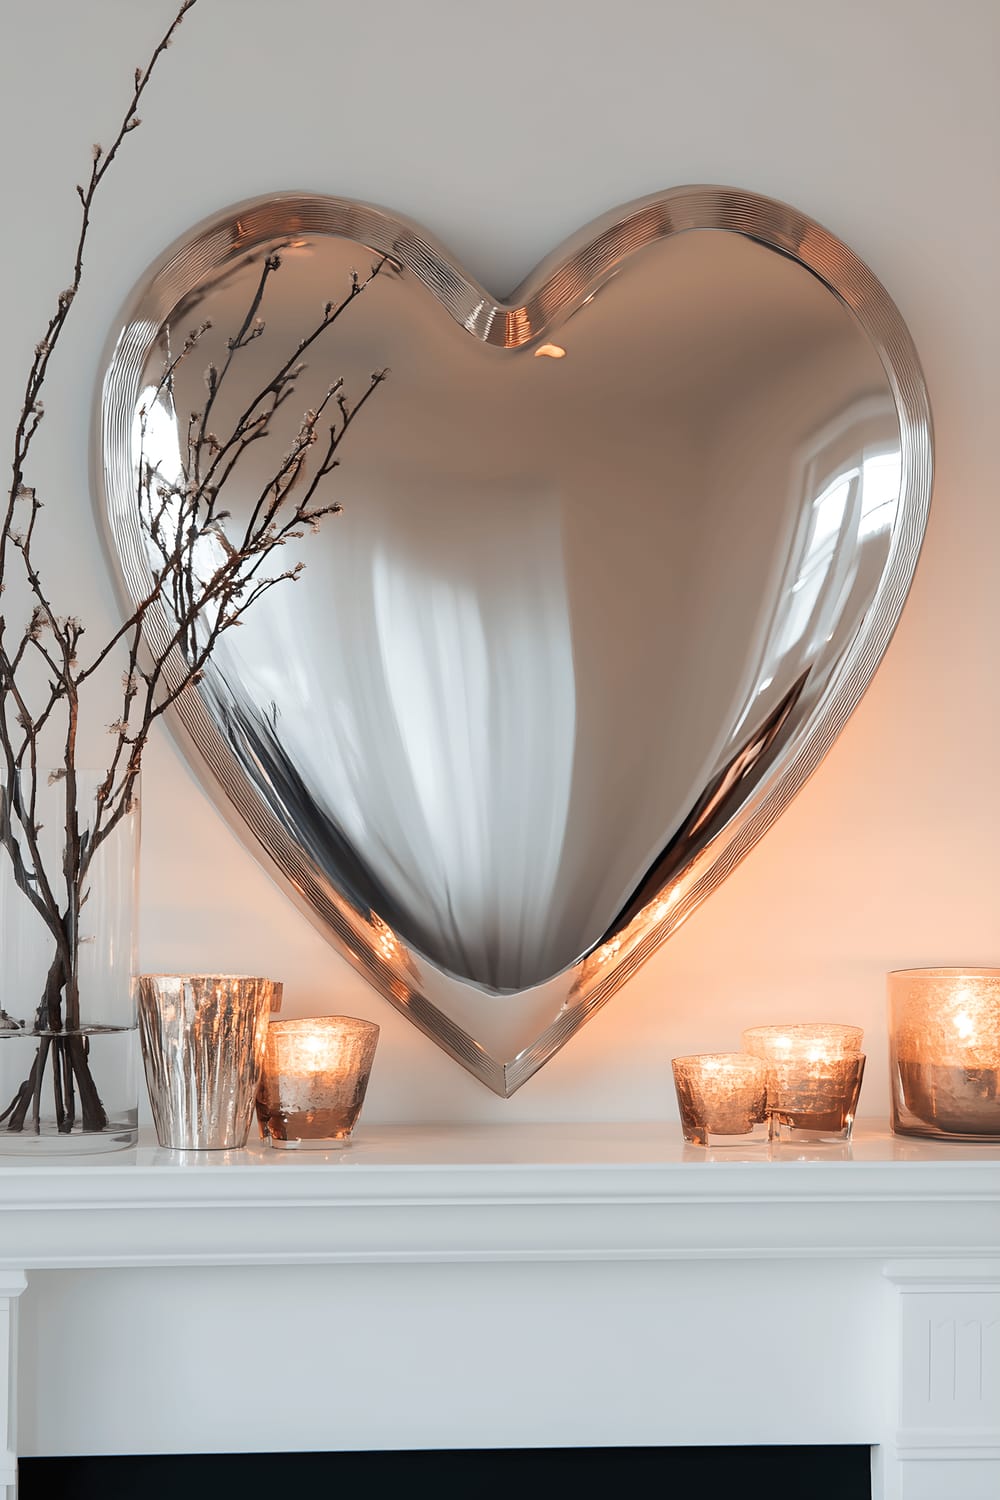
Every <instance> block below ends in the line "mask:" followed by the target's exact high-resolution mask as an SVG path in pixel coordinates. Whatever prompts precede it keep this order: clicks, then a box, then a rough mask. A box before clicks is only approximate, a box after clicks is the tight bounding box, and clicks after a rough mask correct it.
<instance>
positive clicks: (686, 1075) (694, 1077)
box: [672, 1052, 768, 1146]
mask: <svg viewBox="0 0 1000 1500" xmlns="http://www.w3.org/2000/svg"><path fill="white" fill-rule="evenodd" d="M672 1066H673V1070H674V1087H675V1088H676V1090H677V1104H678V1107H679V1109H680V1113H681V1129H682V1130H683V1132H684V1139H685V1140H686V1141H690V1142H691V1144H692V1145H694V1146H719V1145H731V1144H737V1145H746V1144H747V1142H748V1141H749V1140H755V1139H756V1140H761V1139H763V1140H766V1139H767V1137H768V1128H767V1072H766V1069H765V1067H764V1065H763V1063H761V1062H760V1061H759V1059H758V1058H756V1057H750V1056H748V1055H747V1053H745V1052H705V1053H702V1054H701V1055H700V1056H694V1057H675V1058H674V1060H673V1065H672Z"/></svg>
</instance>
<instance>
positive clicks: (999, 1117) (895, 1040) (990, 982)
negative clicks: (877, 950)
mask: <svg viewBox="0 0 1000 1500" xmlns="http://www.w3.org/2000/svg"><path fill="white" fill-rule="evenodd" d="M888 988H889V1031H890V1068H891V1076H892V1128H893V1130H894V1131H896V1132H897V1133H898V1134H900V1135H922V1136H938V1137H939V1136H947V1137H950V1138H952V1139H954V1138H956V1137H958V1138H961V1139H965V1140H996V1139H997V1137H998V1136H1000V969H901V970H898V971H897V972H896V973H894V974H890V975H889V976H888Z"/></svg>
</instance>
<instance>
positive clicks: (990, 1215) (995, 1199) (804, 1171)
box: [0, 1125, 1000, 1284]
mask: <svg viewBox="0 0 1000 1500" xmlns="http://www.w3.org/2000/svg"><path fill="white" fill-rule="evenodd" d="M715 1156H716V1159H711V1157H710V1155H709V1153H706V1152H704V1151H698V1150H696V1149H691V1148H684V1147H683V1146H682V1145H680V1143H678V1142H676V1141H675V1140H672V1139H671V1138H670V1135H669V1134H668V1128H667V1127H665V1126H661V1125H655V1126H654V1125H649V1126H642V1125H639V1126H636V1125H620V1126H616V1125H609V1126H600V1127H594V1126H592V1125H581V1126H549V1125H539V1126H492V1127H479V1128H476V1129H470V1130H461V1129H447V1128H437V1129H434V1128H429V1127H423V1128H422V1129H416V1130H411V1129H407V1128H405V1127H401V1126H383V1127H377V1128H372V1129H371V1130H370V1131H362V1132H359V1135H358V1138H357V1141H356V1143H355V1144H353V1145H352V1146H351V1147H350V1148H349V1149H348V1150H346V1151H342V1152H330V1153H323V1152H320V1153H315V1154H313V1153H305V1152H303V1153H297V1154H295V1155H292V1154H290V1153H285V1152H277V1151H273V1150H270V1149H269V1148H267V1147H264V1146H261V1145H259V1144H255V1145H253V1146H252V1147H250V1148H248V1149H247V1150H245V1151H239V1152H191V1153H180V1152H167V1151H161V1150H159V1149H158V1148H156V1147H155V1145H143V1146H140V1147H139V1148H138V1149H137V1150H133V1151H128V1152H121V1153H118V1154H116V1155H111V1156H97V1157H89V1158H77V1159H76V1160H74V1161H72V1162H61V1163H60V1162H53V1161H51V1159H49V1160H46V1161H35V1162H26V1161H24V1160H23V1159H15V1158H3V1157H2V1156H0V1226H2V1232H0V1267H2V1266H9V1267H12V1268H13V1269H15V1270H23V1269H25V1268H27V1269H35V1268H37V1269H72V1268H82V1267H99V1266H108V1267H127V1266H150V1265H161V1266H185V1265H204V1266H208V1265H308V1264H337V1263H370V1264H373V1265H380V1264H395V1263H401V1262H413V1263H415V1264H420V1263H427V1262H442V1263H452V1262H458V1261H468V1262H490V1261H567V1262H569V1261H587V1260H593V1261H619V1260H621V1261H629V1260H683V1259H697V1260H703V1259H713V1260H732V1261H745V1260H760V1259H766V1260H775V1259H777V1260H788V1259H802V1260H812V1259H829V1258H831V1257H832V1258H835V1259H849V1260H858V1259H862V1260H873V1261H877V1262H879V1263H881V1262H883V1261H888V1262H889V1263H890V1267H895V1266H896V1265H897V1264H898V1263H900V1262H904V1263H905V1264H907V1265H910V1264H912V1265H913V1266H914V1267H916V1266H918V1265H919V1266H921V1267H926V1266H927V1265H928V1264H937V1263H938V1262H939V1261H943V1260H946V1261H947V1262H948V1264H949V1265H953V1264H955V1263H956V1262H957V1261H958V1260H965V1261H970V1260H971V1261H972V1265H973V1272H972V1274H973V1279H975V1277H976V1276H981V1277H982V1278H984V1279H985V1280H991V1279H992V1277H993V1270H992V1267H993V1265H995V1264H996V1251H997V1246H998V1245H1000V1151H996V1152H994V1151H992V1150H991V1149H990V1148H986V1149H985V1150H984V1149H983V1148H971V1149H970V1148H969V1147H965V1148H960V1147H957V1146H956V1147H948V1146H945V1147H943V1148H942V1147H940V1146H936V1145H935V1144H934V1143H930V1144H927V1145H925V1144H924V1143H918V1142H913V1141H908V1142H900V1141H899V1140H896V1139H894V1138H893V1137H891V1136H889V1135H888V1134H886V1133H885V1132H883V1131H877V1130H869V1131H862V1132H860V1133H859V1136H858V1139H857V1140H856V1142H855V1145H854V1148H853V1155H852V1157H851V1158H850V1159H845V1158H844V1156H843V1154H842V1153H841V1152H839V1151H834V1152H833V1153H832V1154H831V1153H830V1152H829V1151H827V1152H825V1153H824V1151H823V1149H822V1148H818V1149H816V1150H814V1151H813V1152H811V1153H804V1152H801V1151H793V1152H791V1153H789V1154H788V1155H782V1154H781V1153H778V1154H777V1155H775V1156H774V1157H773V1158H769V1157H768V1155H767V1154H766V1152H761V1153H759V1154H757V1155H754V1154H752V1153H749V1152H748V1153H746V1154H745V1155H744V1156H740V1155H738V1154H737V1155H733V1154H730V1153H726V1154H725V1156H724V1157H723V1154H722V1153H721V1152H720V1153H716V1154H715ZM719 1158H722V1159H719ZM977 1268H978V1269H977ZM887 1274H889V1275H892V1271H891V1270H889V1271H887ZM929 1274H931V1273H929V1272H927V1271H926V1270H922V1271H921V1272H920V1275H921V1276H922V1277H923V1278H924V1280H926V1277H927V1275H929ZM920 1284H923V1282H921V1283H920ZM949 1284H951V1283H950V1282H949Z"/></svg>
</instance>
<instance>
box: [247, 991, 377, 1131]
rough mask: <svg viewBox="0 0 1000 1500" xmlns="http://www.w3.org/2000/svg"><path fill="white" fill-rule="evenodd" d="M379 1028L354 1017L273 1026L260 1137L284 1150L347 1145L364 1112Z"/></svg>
mask: <svg viewBox="0 0 1000 1500" xmlns="http://www.w3.org/2000/svg"><path fill="white" fill-rule="evenodd" d="M378 1032H379V1029H378V1027H377V1026H376V1025H375V1023H374V1022H373V1021H361V1020H358V1019H357V1018H356V1017H354V1016H312V1017H308V1018H306V1019H303V1020H295V1021H272V1022H271V1024H270V1026H269V1027H268V1031H267V1047H266V1050H265V1055H264V1073H263V1077H262V1078H261V1083H260V1088H259V1090H258V1092H257V1118H258V1120H259V1122H260V1129H261V1135H262V1136H263V1137H264V1139H265V1140H267V1141H269V1142H270V1144H271V1145H272V1146H277V1147H279V1148H280V1149H282V1150H285V1151H289V1150H297V1149H299V1148H307V1149H308V1148H312V1149H314V1150H321V1149H325V1148H330V1147H337V1146H344V1145H346V1144H347V1142H348V1141H349V1140H350V1138H351V1132H352V1131H353V1129H354V1126H355V1125H356V1123H357V1119H358V1116H359V1115H360V1113H361V1106H362V1104H363V1103H364V1100H365V1092H366V1090H367V1088H368V1079H369V1076H370V1074H371V1070H372V1062H373V1060H374V1057H375V1047H376V1045H377V1043H378Z"/></svg>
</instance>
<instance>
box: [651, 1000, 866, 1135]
mask: <svg viewBox="0 0 1000 1500" xmlns="http://www.w3.org/2000/svg"><path fill="white" fill-rule="evenodd" d="M863 1035H864V1034H863V1032H862V1030H861V1028H860V1027H859V1026H843V1025H835V1024H833V1023H830V1022H801V1023H795V1024H792V1025H788V1026H752V1027H749V1028H748V1029H747V1030H746V1031H744V1033H743V1037H742V1041H743V1050H742V1051H741V1052H709V1053H702V1054H699V1055H694V1056H690V1057H676V1058H674V1059H673V1072H674V1086H675V1088H676V1090H677V1103H678V1107H679V1110H680V1116H681V1130H682V1132H683V1135H684V1139H685V1140H686V1141H687V1142H688V1143H689V1144H691V1145H694V1146H709V1147H714V1146H747V1145H752V1144H754V1143H767V1142H771V1141H778V1142H779V1143H780V1142H781V1141H788V1142H790V1143H792V1142H802V1143H807V1144H810V1145H824V1144H827V1143H837V1144H842V1143H843V1142H845V1141H850V1139H851V1134H852V1131H853V1128H854V1116H855V1113H856V1110H857V1105H858V1097H859V1095H860V1092H861V1082H862V1079H863V1077H864V1069H865V1058H864V1054H863V1053H862V1051H861V1043H862V1040H863Z"/></svg>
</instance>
